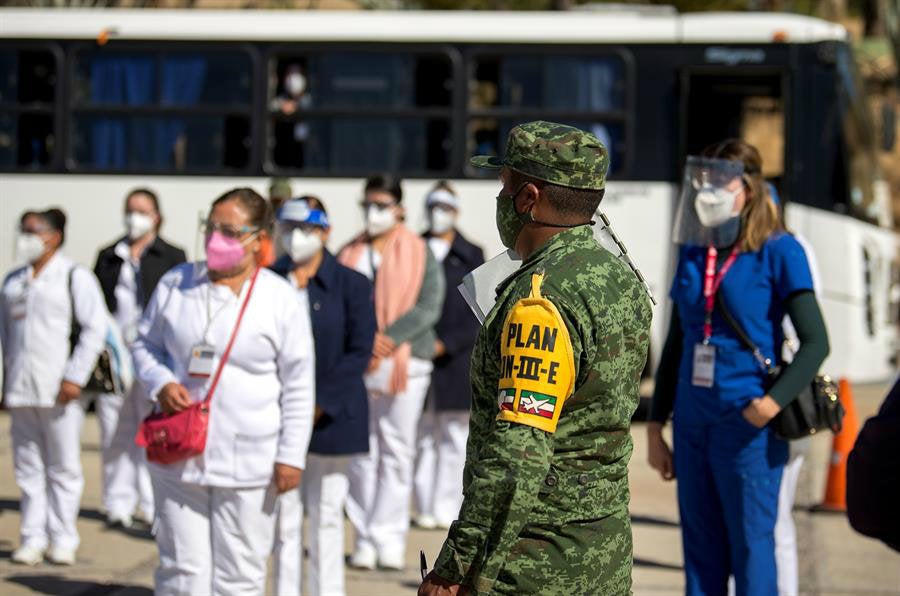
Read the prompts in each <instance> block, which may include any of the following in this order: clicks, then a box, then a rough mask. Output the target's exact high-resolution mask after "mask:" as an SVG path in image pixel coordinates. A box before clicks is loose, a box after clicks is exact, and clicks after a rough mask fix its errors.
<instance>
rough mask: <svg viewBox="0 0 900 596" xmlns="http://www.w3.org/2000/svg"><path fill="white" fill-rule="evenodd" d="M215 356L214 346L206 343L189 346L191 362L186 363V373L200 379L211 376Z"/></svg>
mask: <svg viewBox="0 0 900 596" xmlns="http://www.w3.org/2000/svg"><path fill="white" fill-rule="evenodd" d="M215 357H216V348H215V346H211V345H209V344H206V343H201V344H197V345H196V346H194V347H193V348H191V363H190V364H189V365H188V374H189V375H190V376H192V377H197V378H201V379H205V378H207V377H209V376H211V375H212V372H213V359H214V358H215Z"/></svg>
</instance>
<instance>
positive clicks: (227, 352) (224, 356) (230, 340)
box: [203, 267, 259, 405]
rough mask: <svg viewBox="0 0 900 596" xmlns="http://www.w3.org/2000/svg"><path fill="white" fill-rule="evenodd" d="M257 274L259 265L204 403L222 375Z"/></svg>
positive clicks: (207, 403) (205, 402)
mask: <svg viewBox="0 0 900 596" xmlns="http://www.w3.org/2000/svg"><path fill="white" fill-rule="evenodd" d="M257 275H259V267H257V268H256V270H255V271H254V272H253V276H252V277H251V278H250V287H249V288H248V289H247V295H246V296H244V302H243V304H241V310H240V311H238V317H237V321H236V322H235V324H234V329H233V330H232V331H231V338H230V339H229V340H228V345H227V346H225V352H224V353H223V354H222V359H221V360H219V366H218V368H216V374H215V376H214V377H213V380H212V384H210V386H209V391H207V393H206V399H204V400H203V404H204V405H209V402H210V401H211V400H212V396H213V392H214V391H215V390H216V385H218V384H219V377H221V376H222V370H223V369H224V368H225V363H226V362H228V356H229V355H230V354H231V347H232V346H233V345H234V340H235V338H237V334H238V329H240V327H241V321H242V320H243V318H244V312H245V311H246V310H247V304H248V303H249V302H250V296H251V295H252V294H253V286H255V285H256V276H257Z"/></svg>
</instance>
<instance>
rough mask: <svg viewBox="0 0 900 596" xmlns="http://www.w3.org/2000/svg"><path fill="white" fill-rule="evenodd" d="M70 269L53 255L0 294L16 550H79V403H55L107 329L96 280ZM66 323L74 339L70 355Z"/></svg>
mask: <svg viewBox="0 0 900 596" xmlns="http://www.w3.org/2000/svg"><path fill="white" fill-rule="evenodd" d="M73 267H75V264H74V263H73V262H72V261H71V260H69V259H68V258H66V257H65V256H63V255H61V254H58V253H57V254H56V255H54V256H53V257H51V258H50V260H49V261H48V262H47V264H46V265H45V266H44V268H43V270H42V271H41V272H40V273H39V274H38V276H37V277H34V270H33V268H32V267H31V266H30V265H29V266H27V267H21V268H19V269H16V270H14V271H13V272H12V273H10V274H9V275H8V276H7V278H6V280H5V282H4V284H3V290H2V294H0V343H2V344H3V364H4V369H5V378H4V400H5V403H6V407H7V408H9V411H10V417H11V420H12V444H13V461H14V465H15V473H16V482H17V484H18V485H19V488H20V489H21V491H22V503H21V510H22V544H23V545H28V546H33V547H35V548H38V549H44V548H46V547H47V546H48V545H52V546H54V547H56V548H59V549H64V550H74V549H75V548H77V547H78V542H79V538H78V531H77V529H76V526H75V522H76V519H77V517H78V506H79V503H80V500H81V491H82V488H83V486H84V478H83V476H82V472H81V457H80V456H81V445H80V438H81V437H80V435H81V426H82V423H83V421H84V409H83V406H82V404H81V403H80V401H79V400H75V401H73V402H70V403H69V404H67V405H65V406H60V405H57V404H56V400H57V395H58V394H59V389H60V385H61V383H62V382H63V381H64V380H65V381H69V382H72V383H75V384H76V385H79V386H84V385H85V383H87V380H88V378H89V377H90V374H91V372H92V370H93V368H94V366H95V364H96V362H97V357H98V355H99V354H100V351H101V349H102V348H103V344H104V340H105V337H106V332H107V328H108V326H107V322H108V315H107V313H106V307H105V305H104V303H103V296H102V294H101V293H100V285H99V283H97V279H96V278H95V277H94V275H93V274H92V273H91V272H90V271H88V270H86V269H83V268H80V267H79V268H75V269H74V271H73ZM70 272H72V275H71V286H70V283H69V282H70ZM70 292H71V293H70ZM72 304H74V306H75V308H74V311H75V312H74V313H73V312H72V310H73V309H72ZM73 316H74V318H75V319H77V321H78V323H79V324H80V326H81V334H80V336H79V340H78V344H77V345H76V346H75V347H74V350H72V351H71V354H70V346H69V335H70V333H71V330H72V319H73Z"/></svg>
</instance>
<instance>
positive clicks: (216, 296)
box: [133, 188, 315, 596]
mask: <svg viewBox="0 0 900 596" xmlns="http://www.w3.org/2000/svg"><path fill="white" fill-rule="evenodd" d="M269 225H270V215H269V206H268V203H267V202H266V201H265V199H263V198H262V197H261V196H260V195H259V194H257V193H256V192H255V191H253V190H252V189H249V188H239V189H234V190H231V191H229V192H226V193H225V194H223V195H222V196H221V197H219V198H218V199H217V200H216V201H215V202H214V203H213V206H212V209H211V211H210V215H209V219H208V221H207V223H206V225H205V232H206V261H205V262H200V263H188V264H184V265H179V266H178V267H176V268H175V269H173V270H172V271H170V272H169V273H167V274H166V275H165V276H163V278H162V279H161V280H160V282H159V284H158V285H157V287H156V291H155V292H154V294H153V297H152V298H151V299H150V303H149V304H148V306H147V308H146V309H145V311H144V315H143V317H142V319H141V323H140V326H139V329H138V332H139V335H138V339H137V341H136V342H135V344H134V349H133V356H134V361H135V368H136V370H137V375H138V378H139V380H140V382H141V383H142V384H143V385H144V389H145V391H146V394H147V395H148V396H149V398H150V399H151V400H153V401H154V402H155V405H156V407H157V408H158V409H159V410H160V411H162V412H164V413H167V414H171V413H175V412H178V411H181V410H183V409H184V408H187V407H189V406H190V405H191V404H193V403H195V402H198V401H202V400H203V399H204V398H205V397H206V395H207V392H208V391H209V389H210V385H211V383H212V379H213V378H215V377H216V371H217V370H218V369H219V367H220V366H221V371H222V372H221V378H220V379H219V382H218V384H217V385H216V387H215V391H214V393H213V394H212V397H211V402H210V405H209V428H208V435H207V440H206V447H205V450H204V451H203V452H202V453H201V454H199V455H197V456H194V457H191V458H188V459H186V460H183V461H179V462H175V463H170V464H159V463H155V462H151V463H150V464H149V465H150V475H151V478H152V480H153V487H154V495H155V501H156V524H155V525H156V543H157V547H158V549H159V566H158V567H157V569H156V573H155V576H154V579H155V584H156V594H157V595H161V596H166V595H169V594H172V595H174V594H179V595H180V594H259V595H262V594H264V593H265V587H266V561H267V559H268V556H269V553H270V552H271V550H272V544H273V541H274V538H275V524H276V510H277V507H278V500H279V499H299V493H298V491H297V490H296V489H297V487H298V486H299V484H300V478H301V474H302V470H303V468H304V466H305V462H306V451H307V447H308V445H309V439H310V434H311V431H312V426H313V408H314V397H315V381H314V370H315V356H314V353H313V342H312V332H311V330H310V324H309V313H308V312H306V310H305V309H303V307H302V306H301V303H300V301H298V300H297V296H296V292H295V290H294V289H293V288H292V287H291V286H290V284H288V283H287V282H286V281H285V280H284V279H282V278H281V277H279V276H278V275H276V274H275V273H273V272H271V271H269V270H267V269H261V268H259V267H258V266H257V259H258V253H259V250H260V236H263V235H266V234H268V228H269ZM245 305H246V306H245ZM244 308H245V311H244V315H243V318H242V319H241V320H240V324H239V325H238V319H239V313H240V312H241V310H242V309H244ZM233 334H234V343H233V347H232V349H231V352H230V356H229V357H228V358H227V359H225V360H224V362H223V354H224V353H225V351H226V347H227V345H228V344H229V341H230V338H231V337H232V335H233Z"/></svg>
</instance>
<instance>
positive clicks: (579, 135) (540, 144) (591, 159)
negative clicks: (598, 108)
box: [471, 120, 609, 190]
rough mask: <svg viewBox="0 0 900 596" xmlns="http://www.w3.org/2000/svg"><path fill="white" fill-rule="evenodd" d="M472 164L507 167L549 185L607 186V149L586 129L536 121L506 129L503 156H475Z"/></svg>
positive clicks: (588, 187) (598, 187) (594, 187)
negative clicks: (507, 131)
mask: <svg viewBox="0 0 900 596" xmlns="http://www.w3.org/2000/svg"><path fill="white" fill-rule="evenodd" d="M471 164H472V165H473V166H475V167H478V168H493V169H499V168H502V167H503V166H507V167H509V168H512V169H513V170H517V171H519V172H521V173H523V174H527V175H528V176H532V177H533V178H537V179H538V180H544V181H546V182H550V183H551V184H558V185H560V186H568V187H571V188H583V189H591V190H600V189H602V188H604V187H605V186H606V172H607V170H609V151H607V149H606V147H604V145H603V143H601V142H600V140H599V139H598V138H597V137H595V136H594V135H592V134H591V133H589V132H585V131H583V130H580V129H578V128H575V127H572V126H566V125H565V124H556V123H555V122H544V121H542V120H537V121H535V122H526V123H525V124H519V125H518V126H515V127H514V128H513V129H512V130H511V131H509V137H508V138H507V141H506V155H504V156H502V157H497V156H491V155H476V156H475V157H473V158H472V160H471Z"/></svg>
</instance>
